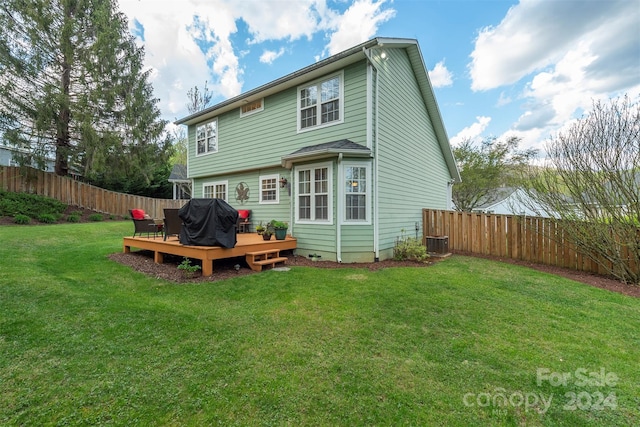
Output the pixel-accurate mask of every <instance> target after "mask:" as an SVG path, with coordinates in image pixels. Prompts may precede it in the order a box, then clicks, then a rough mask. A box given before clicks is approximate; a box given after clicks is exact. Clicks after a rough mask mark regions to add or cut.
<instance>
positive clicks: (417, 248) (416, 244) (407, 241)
mask: <svg viewBox="0 0 640 427" xmlns="http://www.w3.org/2000/svg"><path fill="white" fill-rule="evenodd" d="M427 258H429V254H428V253H427V248H426V247H425V246H424V245H423V244H422V242H421V241H420V240H418V239H416V238H413V237H406V236H405V235H404V230H402V235H401V236H400V237H399V238H397V239H396V245H395V247H394V248H393V259H395V260H396V261H407V260H408V261H418V262H423V261H425V260H426V259H427Z"/></svg>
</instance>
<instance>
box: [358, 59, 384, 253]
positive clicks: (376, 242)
mask: <svg viewBox="0 0 640 427" xmlns="http://www.w3.org/2000/svg"><path fill="white" fill-rule="evenodd" d="M362 51H363V52H364V55H365V56H366V57H367V60H368V61H369V65H371V66H372V67H373V69H374V70H375V86H374V88H373V91H374V93H375V97H374V106H373V115H374V123H375V132H374V137H373V138H372V141H371V145H372V148H373V188H374V189H373V251H374V257H375V258H374V260H375V261H376V262H378V261H380V221H379V218H380V204H379V203H378V200H379V191H378V183H379V182H380V181H379V179H378V118H379V117H378V96H379V91H378V88H379V86H378V67H376V64H375V63H374V62H373V60H372V59H371V56H369V49H365V48H364V47H363V48H362Z"/></svg>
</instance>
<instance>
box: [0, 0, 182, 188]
mask: <svg viewBox="0 0 640 427" xmlns="http://www.w3.org/2000/svg"><path fill="white" fill-rule="evenodd" d="M0 28H2V31H1V32H0V131H1V132H2V133H3V134H4V135H3V137H4V140H5V141H6V142H8V143H10V144H13V145H14V146H16V147H20V148H23V149H26V152H27V154H26V156H24V158H23V159H22V161H23V162H24V163H32V162H36V163H40V164H44V162H43V161H42V160H43V159H44V157H45V156H46V155H51V154H53V153H55V171H56V173H57V174H58V175H67V174H68V173H69V169H70V168H73V169H74V170H76V171H77V172H78V173H80V175H82V176H84V177H85V178H87V179H88V180H92V179H95V178H96V177H98V176H109V177H110V178H109V179H110V180H118V181H120V180H131V179H133V180H135V179H142V180H143V181H144V182H147V183H151V182H152V181H154V180H155V179H156V178H155V175H154V174H156V173H157V171H158V169H162V164H163V163H166V162H167V161H168V158H169V156H170V155H171V150H172V147H171V144H170V140H169V138H168V137H167V135H166V134H165V130H164V128H165V125H166V122H165V121H163V120H161V119H160V111H159V109H158V107H157V99H155V98H154V97H153V90H152V87H151V85H150V84H149V82H148V76H149V72H150V71H149V70H146V71H145V70H144V69H143V57H144V51H143V49H142V48H141V47H138V46H137V45H136V43H135V39H134V37H133V36H132V35H131V34H130V33H129V31H128V24H127V20H126V18H125V16H124V15H123V14H122V13H120V12H119V11H118V8H117V2H116V0H3V2H2V3H1V4H0Z"/></svg>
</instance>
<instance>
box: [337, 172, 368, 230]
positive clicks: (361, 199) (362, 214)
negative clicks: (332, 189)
mask: <svg viewBox="0 0 640 427" xmlns="http://www.w3.org/2000/svg"><path fill="white" fill-rule="evenodd" d="M369 184H370V180H369V167H368V166H367V165H358V164H353V165H345V166H344V187H343V188H344V197H345V199H344V208H345V211H344V221H345V222H352V223H368V222H369V203H370V198H371V197H370V193H371V190H370V188H371V186H370V185H369Z"/></svg>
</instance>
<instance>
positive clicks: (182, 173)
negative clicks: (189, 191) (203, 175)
mask: <svg viewBox="0 0 640 427" xmlns="http://www.w3.org/2000/svg"><path fill="white" fill-rule="evenodd" d="M167 181H169V182H191V180H190V179H189V178H187V165H181V164H175V165H173V169H171V174H170V175H169V179H168V180H167Z"/></svg>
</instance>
